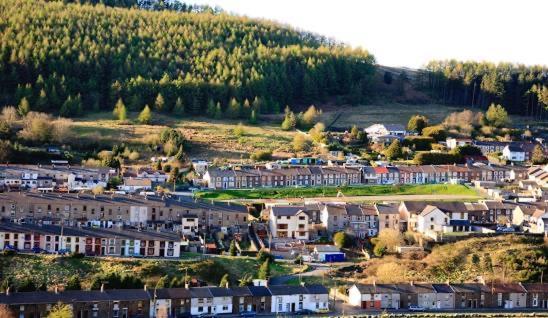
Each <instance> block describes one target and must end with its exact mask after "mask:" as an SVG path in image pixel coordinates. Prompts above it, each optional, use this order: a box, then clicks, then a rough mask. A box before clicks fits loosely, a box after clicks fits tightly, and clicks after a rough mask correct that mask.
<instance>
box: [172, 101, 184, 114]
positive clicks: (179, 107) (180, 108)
mask: <svg viewBox="0 0 548 318" xmlns="http://www.w3.org/2000/svg"><path fill="white" fill-rule="evenodd" d="M184 112H185V107H184V105H183V99H182V98H181V97H177V100H176V101H175V106H174V107H173V113H174V114H175V115H179V116H180V115H182V114H184Z"/></svg>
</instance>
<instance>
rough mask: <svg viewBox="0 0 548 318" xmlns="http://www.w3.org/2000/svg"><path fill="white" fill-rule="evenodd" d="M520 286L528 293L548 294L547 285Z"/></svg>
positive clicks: (525, 284) (530, 284) (529, 284)
mask: <svg viewBox="0 0 548 318" xmlns="http://www.w3.org/2000/svg"><path fill="white" fill-rule="evenodd" d="M522 285H523V287H524V288H525V290H527V292H529V293H548V284H541V283H524V284H522Z"/></svg>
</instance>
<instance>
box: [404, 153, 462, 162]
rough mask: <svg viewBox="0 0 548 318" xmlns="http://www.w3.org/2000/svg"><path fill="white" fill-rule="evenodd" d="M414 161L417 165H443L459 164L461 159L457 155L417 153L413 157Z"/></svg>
mask: <svg viewBox="0 0 548 318" xmlns="http://www.w3.org/2000/svg"><path fill="white" fill-rule="evenodd" d="M414 161H415V163H416V164H418V165H443V164H454V163H460V162H461V161H462V159H461V157H460V156H459V155H457V154H450V153H436V152H419V153H418V154H417V155H415V160H414Z"/></svg>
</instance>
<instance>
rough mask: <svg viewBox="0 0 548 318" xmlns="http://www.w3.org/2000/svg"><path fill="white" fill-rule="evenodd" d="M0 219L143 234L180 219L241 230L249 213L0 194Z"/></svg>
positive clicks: (109, 198) (176, 202)
mask: <svg viewBox="0 0 548 318" xmlns="http://www.w3.org/2000/svg"><path fill="white" fill-rule="evenodd" d="M0 217H1V218H2V219H4V220H9V221H12V222H18V223H36V222H41V223H43V224H61V223H63V222H65V223H67V222H68V223H69V224H70V225H74V226H76V225H80V226H99V227H110V226H113V225H120V226H134V227H139V228H147V229H154V230H156V229H177V228H178V227H180V226H181V221H182V220H183V219H187V221H188V220H193V222H190V223H192V224H195V226H196V227H199V228H200V229H211V228H228V229H234V230H235V231H237V230H238V229H240V228H246V227H247V223H248V211H247V208H246V207H243V206H237V205H224V204H210V203H204V202H195V201H192V200H184V199H174V198H172V197H168V196H163V197H161V196H132V195H118V194H113V195H90V194H76V193H31V192H5V193H0Z"/></svg>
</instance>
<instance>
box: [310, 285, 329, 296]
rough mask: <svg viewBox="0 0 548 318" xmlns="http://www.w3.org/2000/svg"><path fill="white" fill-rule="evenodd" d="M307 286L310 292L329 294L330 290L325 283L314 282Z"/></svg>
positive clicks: (313, 293)
mask: <svg viewBox="0 0 548 318" xmlns="http://www.w3.org/2000/svg"><path fill="white" fill-rule="evenodd" d="M305 288H306V289H307V290H308V294H311V295H321V294H329V290H327V288H326V287H325V286H323V285H319V284H312V285H306V286H305Z"/></svg>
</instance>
